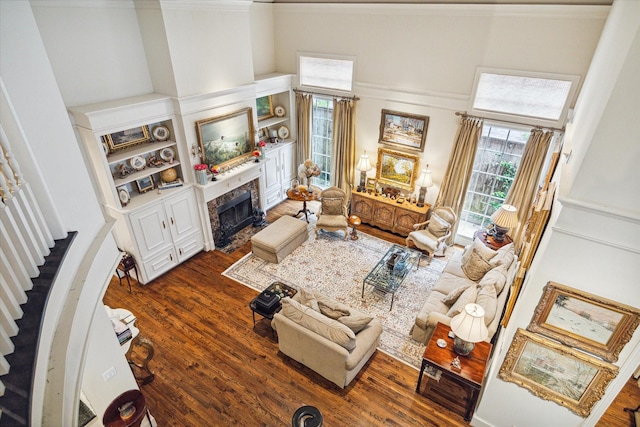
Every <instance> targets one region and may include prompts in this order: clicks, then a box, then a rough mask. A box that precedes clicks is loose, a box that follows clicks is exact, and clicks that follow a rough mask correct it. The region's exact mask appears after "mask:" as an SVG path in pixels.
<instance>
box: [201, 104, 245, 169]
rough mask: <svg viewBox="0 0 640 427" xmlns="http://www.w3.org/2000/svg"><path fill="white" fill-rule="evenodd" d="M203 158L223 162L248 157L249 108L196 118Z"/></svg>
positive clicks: (208, 162)
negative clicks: (211, 116) (205, 117)
mask: <svg viewBox="0 0 640 427" xmlns="http://www.w3.org/2000/svg"><path fill="white" fill-rule="evenodd" d="M196 131H197V134H198V142H199V144H200V150H201V151H202V157H203V158H202V162H203V163H206V164H208V165H209V166H215V165H217V166H225V165H228V164H229V163H230V162H233V161H238V160H242V159H245V158H246V159H248V158H250V157H251V156H252V154H251V153H252V152H253V145H254V144H253V117H252V112H251V108H244V109H242V110H239V111H236V112H233V113H230V114H226V115H223V116H218V117H213V118H210V119H205V120H200V121H197V122H196Z"/></svg>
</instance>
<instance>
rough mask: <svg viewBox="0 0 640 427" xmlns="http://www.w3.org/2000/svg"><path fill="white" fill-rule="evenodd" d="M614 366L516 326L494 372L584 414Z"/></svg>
mask: <svg viewBox="0 0 640 427" xmlns="http://www.w3.org/2000/svg"><path fill="white" fill-rule="evenodd" d="M617 374H618V367H617V366H615V365H612V364H610V363H608V362H605V361H602V360H600V359H598V358H597V357H593V356H591V355H588V354H586V353H583V352H581V351H578V350H574V349H572V348H570V347H567V346H565V345H563V344H559V343H557V342H555V341H552V340H550V339H548V338H545V337H542V336H540V335H536V334H534V333H531V332H529V331H525V330H524V329H520V328H518V330H517V331H516V334H515V335H514V337H513V341H512V342H511V346H510V347H509V351H508V352H507V355H506V357H505V358H504V361H503V362H502V366H501V367H500V371H499V373H498V376H499V377H500V378H501V379H503V380H505V381H508V382H511V383H514V384H517V385H518V386H520V387H523V388H526V389H527V390H529V391H530V392H531V393H533V394H534V395H536V396H538V397H540V398H542V399H545V400H550V401H552V402H555V403H557V404H559V405H562V406H564V407H565V408H567V409H569V410H571V411H572V412H574V413H575V414H577V415H579V416H581V417H587V416H588V415H589V413H590V412H591V408H593V405H594V404H595V403H596V402H597V401H598V400H600V399H601V398H602V396H603V395H604V391H605V389H606V388H607V385H608V384H609V382H610V381H611V380H612V379H613V378H615V377H616V375H617Z"/></svg>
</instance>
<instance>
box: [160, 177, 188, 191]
mask: <svg viewBox="0 0 640 427" xmlns="http://www.w3.org/2000/svg"><path fill="white" fill-rule="evenodd" d="M183 185H184V183H183V182H182V180H181V179H180V178H178V179H176V180H175V181H171V182H161V183H160V184H158V188H160V189H162V190H164V189H167V188H176V187H182V186H183Z"/></svg>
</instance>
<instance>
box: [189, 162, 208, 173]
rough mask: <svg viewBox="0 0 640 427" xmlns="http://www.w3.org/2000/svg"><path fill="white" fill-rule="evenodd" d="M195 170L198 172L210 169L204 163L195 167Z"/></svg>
mask: <svg viewBox="0 0 640 427" xmlns="http://www.w3.org/2000/svg"><path fill="white" fill-rule="evenodd" d="M193 169H195V170H197V171H206V170H207V169H209V166H207V165H206V164H204V163H198V164H197V165H195V166H194V167H193Z"/></svg>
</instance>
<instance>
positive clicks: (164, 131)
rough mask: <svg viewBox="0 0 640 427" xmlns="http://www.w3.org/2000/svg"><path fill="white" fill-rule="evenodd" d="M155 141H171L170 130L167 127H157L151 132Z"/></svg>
mask: <svg viewBox="0 0 640 427" xmlns="http://www.w3.org/2000/svg"><path fill="white" fill-rule="evenodd" d="M151 133H152V134H153V139H155V140H156V141H166V140H167V139H169V128H168V127H166V126H156V127H154V128H153V130H152V131H151Z"/></svg>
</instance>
